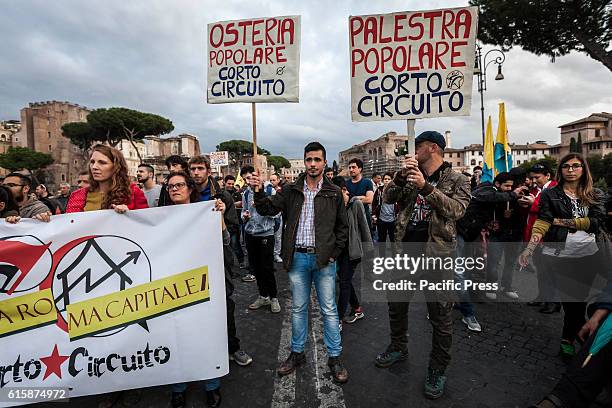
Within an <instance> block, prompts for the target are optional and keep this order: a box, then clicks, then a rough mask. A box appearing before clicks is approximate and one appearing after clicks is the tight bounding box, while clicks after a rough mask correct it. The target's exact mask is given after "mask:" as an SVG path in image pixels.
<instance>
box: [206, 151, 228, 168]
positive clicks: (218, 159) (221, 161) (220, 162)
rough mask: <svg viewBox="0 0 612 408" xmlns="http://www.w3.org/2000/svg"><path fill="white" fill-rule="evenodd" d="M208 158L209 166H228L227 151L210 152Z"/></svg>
mask: <svg viewBox="0 0 612 408" xmlns="http://www.w3.org/2000/svg"><path fill="white" fill-rule="evenodd" d="M208 157H209V158H210V165H211V166H214V167H216V166H227V165H229V156H228V153H227V151H223V152H210V153H208Z"/></svg>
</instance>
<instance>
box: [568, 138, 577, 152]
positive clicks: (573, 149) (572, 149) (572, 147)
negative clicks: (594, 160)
mask: <svg viewBox="0 0 612 408" xmlns="http://www.w3.org/2000/svg"><path fill="white" fill-rule="evenodd" d="M569 151H570V153H576V152H577V150H576V139H575V138H573V137H572V138H571V139H570V150H569Z"/></svg>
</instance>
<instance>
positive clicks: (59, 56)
mask: <svg viewBox="0 0 612 408" xmlns="http://www.w3.org/2000/svg"><path fill="white" fill-rule="evenodd" d="M422 4H423V3H421V2H417V1H385V2H379V3H376V4H372V2H352V1H350V0H344V1H339V2H335V3H329V2H324V1H314V2H297V1H285V2H272V1H251V2H238V1H226V2H213V1H196V0H194V1H177V2H169V1H146V2H145V1H105V2H83V1H62V2H47V1H23V2H4V4H3V17H4V18H3V24H2V25H1V26H0V38H2V43H3V47H2V50H3V53H2V63H1V64H0V89H2V93H1V94H0V119H11V118H17V117H18V116H19V109H21V108H22V107H24V106H26V105H27V103H28V102H32V101H40V100H50V99H57V100H69V101H71V102H75V103H79V104H82V105H86V106H88V107H91V108H97V107H107V106H126V107H131V108H134V109H140V110H143V111H148V112H155V113H158V114H160V115H163V116H166V117H168V118H170V119H171V120H172V121H173V122H174V124H175V127H176V132H189V133H194V134H197V135H198V136H199V137H200V143H201V145H202V148H203V150H204V151H207V150H212V149H214V147H215V145H217V144H218V143H219V142H221V141H223V140H227V139H230V138H243V139H249V138H250V134H251V120H250V107H249V105H247V104H226V105H207V104H206V92H205V88H206V85H205V78H206V72H205V69H206V64H205V58H206V56H205V49H206V43H205V40H206V38H205V31H206V25H207V24H208V23H210V22H213V21H218V20H228V19H240V18H250V17H256V16H271V15H293V14H300V15H301V16H302V48H301V70H300V103H299V104H260V105H258V108H257V109H258V111H257V113H258V141H259V142H260V144H261V145H262V146H264V147H266V148H268V149H269V150H271V151H273V152H274V153H283V154H285V155H286V156H289V157H299V156H300V155H301V148H302V146H303V145H304V143H305V142H307V141H310V140H319V141H321V142H323V143H324V144H325V145H326V146H327V147H328V150H329V151H330V154H331V155H332V157H333V156H335V155H336V154H337V152H338V151H339V150H341V149H344V148H347V147H349V146H351V145H352V144H354V143H358V142H360V141H362V140H364V139H368V138H371V139H373V138H376V137H378V136H379V135H381V134H382V133H385V132H387V131H397V132H399V133H405V128H406V124H405V122H404V121H390V122H373V123H353V122H351V120H350V81H349V64H348V62H349V61H348V56H349V52H348V33H347V26H348V16H349V15H359V14H373V13H380V12H392V11H401V10H410V9H419V8H422V7H423V6H422ZM463 4H464V3H463V2H459V1H444V2H442V1H435V2H428V6H427V7H429V8H436V7H445V6H459V5H463ZM488 73H489V74H490V79H489V83H488V88H489V89H488V91H487V92H486V95H485V109H486V113H487V114H491V115H492V116H493V117H494V122H495V123H496V122H497V105H496V104H497V103H498V102H499V101H502V100H503V101H505V102H506V111H507V115H508V126H509V130H510V137H511V140H512V141H517V142H525V141H535V140H536V139H538V140H539V139H544V140H548V141H550V142H556V141H557V140H558V137H559V136H558V135H559V131H558V129H557V126H559V125H560V124H562V123H565V122H567V121H571V120H574V119H576V118H578V117H582V116H585V115H588V114H590V113H591V112H595V111H601V110H607V111H610V110H612V108H611V106H612V81H610V72H609V71H607V70H606V69H605V68H604V67H603V65H601V64H600V63H598V62H596V61H594V60H591V59H590V58H588V57H587V56H585V55H582V54H572V55H569V56H566V57H563V58H560V59H558V60H557V62H556V63H555V64H552V63H551V62H550V60H549V59H548V58H546V57H537V56H535V55H532V54H528V53H526V52H523V51H521V50H520V49H513V50H512V51H511V52H509V53H508V54H507V60H506V64H505V65H504V75H505V77H506V79H505V80H504V81H500V82H498V81H493V80H492V79H493V76H494V75H495V72H494V68H493V67H490V68H489V71H488ZM479 110H480V101H479V96H478V94H477V93H476V92H474V95H473V102H472V115H471V116H469V117H459V118H438V119H429V120H421V121H417V125H416V128H417V132H419V131H421V130H425V129H438V130H441V131H443V130H446V129H450V130H452V131H453V140H454V142H453V144H454V145H455V146H462V145H466V144H469V143H476V142H478V141H480V111H479Z"/></svg>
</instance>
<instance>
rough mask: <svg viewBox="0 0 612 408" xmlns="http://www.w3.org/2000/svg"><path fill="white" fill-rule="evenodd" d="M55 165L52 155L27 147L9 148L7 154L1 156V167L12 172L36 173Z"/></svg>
mask: <svg viewBox="0 0 612 408" xmlns="http://www.w3.org/2000/svg"><path fill="white" fill-rule="evenodd" d="M52 163H53V157H51V155H49V154H46V153H41V152H36V151H34V150H32V149H28V148H27V147H9V148H8V150H7V151H6V153H3V154H0V167H3V168H5V169H7V170H10V171H17V170H28V171H29V172H30V174H34V171H36V170H39V169H42V168H44V167H47V166H48V165H50V164H52Z"/></svg>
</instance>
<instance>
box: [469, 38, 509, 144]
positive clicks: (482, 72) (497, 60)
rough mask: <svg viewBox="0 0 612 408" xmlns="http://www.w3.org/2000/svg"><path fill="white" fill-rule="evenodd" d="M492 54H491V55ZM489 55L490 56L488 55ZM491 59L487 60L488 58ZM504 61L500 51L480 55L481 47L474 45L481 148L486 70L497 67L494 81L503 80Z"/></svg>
mask: <svg viewBox="0 0 612 408" xmlns="http://www.w3.org/2000/svg"><path fill="white" fill-rule="evenodd" d="M491 53H493V54H491ZM489 54H491V55H489ZM489 56H490V57H491V58H488V57H489ZM505 60H506V54H504V53H503V52H502V50H500V49H497V48H494V49H492V50H489V51H487V53H486V54H484V56H483V55H482V47H481V46H480V45H478V44H476V60H475V61H474V75H477V76H478V92H479V93H480V125H481V129H482V147H483V148H484V144H485V115H484V91H486V90H487V68H488V67H489V65H490V64H491V63H494V64H496V65H497V75H495V80H496V81H501V80H502V79H504V74H502V64H503V63H504V61H505Z"/></svg>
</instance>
